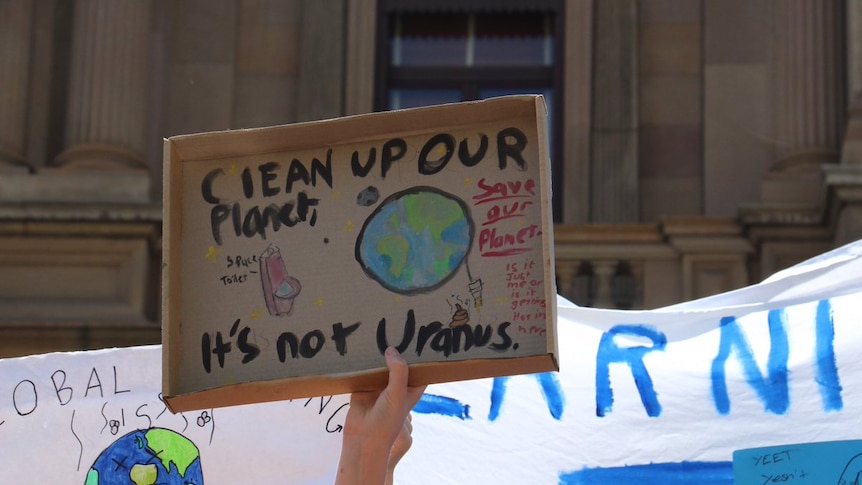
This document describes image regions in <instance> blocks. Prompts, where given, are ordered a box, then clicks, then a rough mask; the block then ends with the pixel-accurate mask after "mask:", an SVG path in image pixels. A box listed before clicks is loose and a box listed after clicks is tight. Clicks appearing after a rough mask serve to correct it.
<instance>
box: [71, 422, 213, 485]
mask: <svg viewBox="0 0 862 485" xmlns="http://www.w3.org/2000/svg"><path fill="white" fill-rule="evenodd" d="M203 483H204V479H203V475H202V472H201V458H200V454H199V453H198V448H197V446H195V444H194V443H192V442H191V441H189V439H188V438H186V437H185V436H182V435H181V434H179V433H176V432H174V431H171V430H169V429H162V428H150V429H146V430H137V431H133V432H131V433H129V434H127V435H124V436H122V437H121V438H119V439H118V440H117V441H114V442H113V443H112V444H111V446H109V447H108V448H106V449H105V451H103V452H102V453H101V454H100V455H99V457H98V458H96V461H95V462H94V463H93V466H92V467H90V471H89V472H88V473H87V481H86V482H85V483H84V485H155V484H159V485H163V484H164V485H203Z"/></svg>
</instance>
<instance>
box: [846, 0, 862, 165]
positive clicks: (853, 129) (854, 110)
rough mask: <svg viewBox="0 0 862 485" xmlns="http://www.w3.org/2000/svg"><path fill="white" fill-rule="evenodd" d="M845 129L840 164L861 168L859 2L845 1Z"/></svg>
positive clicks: (861, 11) (861, 32) (861, 19)
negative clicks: (859, 166)
mask: <svg viewBox="0 0 862 485" xmlns="http://www.w3.org/2000/svg"><path fill="white" fill-rule="evenodd" d="M845 8H846V9H847V52H846V55H845V57H846V59H847V71H848V75H847V94H848V98H849V99H848V100H847V116H848V118H849V119H848V120H847V129H846V131H845V133H844V146H843V147H842V150H841V162H842V163H844V164H852V165H862V2H857V1H851V2H847V6H846V7H845Z"/></svg>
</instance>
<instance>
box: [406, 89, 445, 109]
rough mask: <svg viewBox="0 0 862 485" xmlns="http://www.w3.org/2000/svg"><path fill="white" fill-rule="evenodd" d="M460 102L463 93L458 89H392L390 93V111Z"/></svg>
mask: <svg viewBox="0 0 862 485" xmlns="http://www.w3.org/2000/svg"><path fill="white" fill-rule="evenodd" d="M458 101H461V91H459V90H457V89H392V90H390V91H389V109H402V108H419V107H421V106H430V105H432V104H443V103H457V102H458Z"/></svg>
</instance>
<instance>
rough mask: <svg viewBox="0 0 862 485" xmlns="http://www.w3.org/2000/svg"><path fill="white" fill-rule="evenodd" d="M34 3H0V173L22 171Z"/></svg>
mask: <svg viewBox="0 0 862 485" xmlns="http://www.w3.org/2000/svg"><path fill="white" fill-rule="evenodd" d="M33 6H34V5H33V0H0V170H2V171H10V170H12V171H16V170H17V171H25V170H26V168H27V167H28V166H29V163H28V162H27V159H26V154H25V152H26V150H25V146H26V145H25V144H26V140H27V131H26V127H27V101H28V99H29V96H28V85H29V81H30V51H31V46H32V42H31V34H32V26H33Z"/></svg>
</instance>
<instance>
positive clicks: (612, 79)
mask: <svg viewBox="0 0 862 485" xmlns="http://www.w3.org/2000/svg"><path fill="white" fill-rule="evenodd" d="M594 7H595V27H594V28H595V30H594V32H595V40H594V42H595V44H594V53H593V58H594V64H593V100H592V110H593V114H592V116H593V118H592V122H593V135H592V144H591V151H592V153H591V156H590V179H591V182H592V183H591V186H590V189H591V194H590V222H608V223H620V222H637V221H638V220H639V217H640V210H639V206H638V202H639V196H638V110H637V103H638V98H637V86H638V76H637V73H638V70H637V52H638V49H637V2H636V1H635V0H601V1H597V2H595V6H594Z"/></svg>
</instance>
